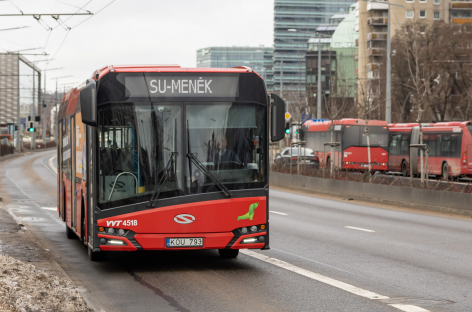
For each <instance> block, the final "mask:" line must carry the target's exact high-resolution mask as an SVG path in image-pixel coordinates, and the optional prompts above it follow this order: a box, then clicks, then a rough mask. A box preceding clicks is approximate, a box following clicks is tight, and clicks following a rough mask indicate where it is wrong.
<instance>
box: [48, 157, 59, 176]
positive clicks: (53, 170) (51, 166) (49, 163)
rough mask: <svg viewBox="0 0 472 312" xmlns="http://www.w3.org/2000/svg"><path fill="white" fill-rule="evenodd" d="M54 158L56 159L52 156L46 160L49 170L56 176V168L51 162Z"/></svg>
mask: <svg viewBox="0 0 472 312" xmlns="http://www.w3.org/2000/svg"><path fill="white" fill-rule="evenodd" d="M56 157H57V155H54V156H52V157H51V158H49V160H48V165H49V168H51V170H52V172H53V173H54V174H55V175H57V168H56V167H55V166H54V165H53V163H52V160H53V159H54V158H56Z"/></svg>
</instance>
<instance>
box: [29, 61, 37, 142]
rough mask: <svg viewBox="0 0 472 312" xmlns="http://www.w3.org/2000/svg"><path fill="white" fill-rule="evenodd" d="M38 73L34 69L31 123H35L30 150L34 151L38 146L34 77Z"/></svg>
mask: <svg viewBox="0 0 472 312" xmlns="http://www.w3.org/2000/svg"><path fill="white" fill-rule="evenodd" d="M35 73H36V71H35V70H34V68H33V101H32V102H31V112H30V114H31V122H32V123H33V131H32V132H31V136H30V140H31V141H30V150H34V148H35V145H36V136H35V130H36V125H35V122H36V121H35V119H36V114H35V111H34V104H35V98H36V96H35V92H34V91H35V90H34V89H35V87H36V85H35V82H36V81H35V77H34V74H35Z"/></svg>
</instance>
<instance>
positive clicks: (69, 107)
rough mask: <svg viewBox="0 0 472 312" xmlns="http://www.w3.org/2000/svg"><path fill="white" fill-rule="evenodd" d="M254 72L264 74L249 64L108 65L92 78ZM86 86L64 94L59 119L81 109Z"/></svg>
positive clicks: (82, 85) (81, 85) (80, 86)
mask: <svg viewBox="0 0 472 312" xmlns="http://www.w3.org/2000/svg"><path fill="white" fill-rule="evenodd" d="M110 72H111V73H113V72H118V73H120V72H121V73H135V72H136V73H239V74H242V73H254V74H256V75H257V76H259V78H261V79H262V76H261V75H259V74H258V73H257V72H255V71H254V70H253V69H252V68H250V67H248V66H236V67H233V68H182V67H180V65H175V64H170V65H108V66H105V67H103V68H102V69H97V70H96V71H94V73H93V75H92V77H91V78H92V79H94V80H99V79H100V78H102V77H103V76H105V75H106V74H107V73H110ZM84 86H85V81H84V82H83V83H81V84H80V85H78V86H77V87H75V88H72V89H70V90H69V91H68V92H66V93H65V94H64V97H63V98H62V101H61V104H60V107H59V112H58V120H59V119H63V118H65V117H66V116H70V115H72V114H74V113H77V112H79V111H80V106H79V105H77V99H78V98H79V94H80V90H81V89H82V88H83V87H84Z"/></svg>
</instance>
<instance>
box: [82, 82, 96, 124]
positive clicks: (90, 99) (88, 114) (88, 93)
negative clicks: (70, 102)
mask: <svg viewBox="0 0 472 312" xmlns="http://www.w3.org/2000/svg"><path fill="white" fill-rule="evenodd" d="M80 109H81V112H82V122H83V123H84V124H86V125H89V126H94V127H95V126H96V125H97V84H96V83H95V80H93V79H87V85H86V86H85V87H83V88H82V90H80Z"/></svg>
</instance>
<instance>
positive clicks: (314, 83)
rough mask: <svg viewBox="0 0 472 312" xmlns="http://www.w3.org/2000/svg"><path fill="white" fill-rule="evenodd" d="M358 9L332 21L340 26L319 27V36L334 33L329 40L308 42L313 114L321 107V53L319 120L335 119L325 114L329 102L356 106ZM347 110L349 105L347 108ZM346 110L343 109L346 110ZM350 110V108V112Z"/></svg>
mask: <svg viewBox="0 0 472 312" xmlns="http://www.w3.org/2000/svg"><path fill="white" fill-rule="evenodd" d="M355 7H356V5H355V4H353V5H351V7H350V12H349V14H342V15H341V14H337V15H335V16H334V18H331V19H330V20H331V21H332V22H333V20H336V22H337V23H339V24H338V25H333V24H330V25H322V26H319V27H318V29H317V32H319V33H323V31H324V30H332V32H331V33H330V34H329V36H327V37H324V38H318V37H313V38H310V40H308V49H307V51H306V98H307V100H308V104H309V106H310V107H311V108H312V112H316V111H317V107H316V106H317V103H318V101H317V100H318V99H317V97H318V51H319V49H320V48H321V49H320V50H321V51H320V54H321V94H320V96H321V105H322V108H321V114H322V115H321V116H316V118H332V117H333V116H330V114H329V113H328V111H327V110H326V107H325V105H324V104H325V103H326V101H327V100H330V101H331V103H332V104H334V103H336V101H337V98H339V99H342V100H341V101H338V102H342V101H344V102H343V104H346V103H349V104H351V103H353V102H354V98H355V96H356V82H357V77H356V68H357V61H356V60H355V59H354V55H355V54H356V53H357V47H356V46H355V42H356V40H357V38H358V33H357V32H356V31H355V30H354V26H355V24H356V16H355ZM344 106H346V105H344ZM346 108H347V107H344V109H346ZM347 109H348V108H347Z"/></svg>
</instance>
